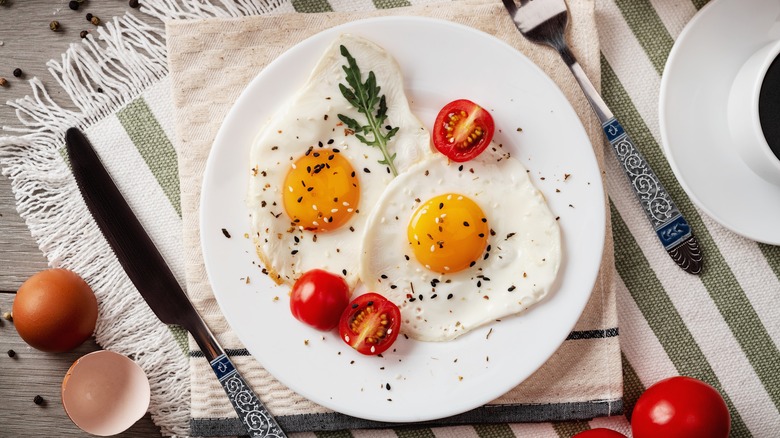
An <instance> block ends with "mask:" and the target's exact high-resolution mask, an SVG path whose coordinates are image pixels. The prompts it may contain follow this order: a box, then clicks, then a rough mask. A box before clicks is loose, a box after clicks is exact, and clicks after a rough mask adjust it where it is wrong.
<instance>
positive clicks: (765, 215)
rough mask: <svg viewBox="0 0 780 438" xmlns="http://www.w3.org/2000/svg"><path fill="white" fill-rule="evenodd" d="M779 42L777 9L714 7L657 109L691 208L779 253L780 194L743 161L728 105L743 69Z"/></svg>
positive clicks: (750, 0) (772, 0) (740, 0)
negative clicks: (761, 50)
mask: <svg viewBox="0 0 780 438" xmlns="http://www.w3.org/2000/svg"><path fill="white" fill-rule="evenodd" d="M777 39H780V2H779V1H777V0H713V1H712V2H710V3H709V4H708V5H707V6H705V7H704V8H702V10H701V11H700V12H699V13H698V14H697V15H696V16H695V17H694V18H693V19H692V20H691V21H690V22H689V23H688V25H687V26H686V27H685V29H684V30H683V32H682V33H681V34H680V36H679V37H678V38H677V42H676V43H675V45H674V47H673V48H672V51H671V53H670V54H669V59H668V61H667V63H666V68H665V69H664V75H663V78H662V80H661V95H660V107H659V117H660V125H661V139H662V143H663V147H664V151H665V153H666V157H667V159H668V160H669V163H670V164H671V167H672V170H673V171H674V173H675V175H676V176H677V179H678V180H679V181H680V184H681V185H682V187H683V189H685V191H686V192H687V193H688V196H689V197H690V198H691V200H693V202H694V203H696V205H698V206H699V208H701V209H702V210H703V211H704V212H706V213H707V214H708V215H709V216H711V217H712V218H713V219H715V220H716V221H718V222H719V223H721V224H722V225H723V226H725V227H726V228H728V229H730V230H732V231H734V232H736V233H738V234H741V235H743V236H745V237H747V238H749V239H753V240H757V241H759V242H764V243H769V244H772V245H780V227H778V226H777V218H778V217H780V187H778V186H776V185H773V184H771V183H769V182H767V181H765V180H764V179H762V178H760V177H759V176H757V175H756V174H755V173H753V171H752V170H750V168H748V167H747V165H746V164H745V163H744V162H743V161H742V159H741V158H740V157H739V155H738V154H737V151H736V150H735V149H734V147H733V146H732V140H731V134H730V132H729V128H728V121H727V119H726V115H727V108H726V104H727V102H728V95H729V90H730V87H731V83H732V81H733V80H734V77H735V76H736V75H737V72H738V71H739V69H740V67H741V66H742V64H744V62H745V61H747V59H748V58H749V57H750V55H752V54H753V52H755V51H756V50H758V49H759V48H760V47H761V46H763V45H765V44H767V43H769V42H770V41H772V40H777Z"/></svg>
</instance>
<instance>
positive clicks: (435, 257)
mask: <svg viewBox="0 0 780 438" xmlns="http://www.w3.org/2000/svg"><path fill="white" fill-rule="evenodd" d="M489 230H490V228H489V227H488V223H487V218H486V217H485V213H484V212H483V211H482V209H481V208H480V207H479V205H477V203H476V202H474V201H472V200H471V199H469V198H468V197H466V196H463V195H458V194H455V193H448V194H444V195H439V196H436V197H433V198H431V199H430V200H428V201H426V202H424V203H423V204H422V205H420V207H419V208H417V210H416V211H415V212H414V214H413V215H412V219H411V220H410V221H409V227H408V228H407V237H408V239H409V245H410V246H411V248H412V251H413V252H414V255H415V257H416V258H417V260H418V261H419V262H420V263H421V264H423V265H424V266H425V267H426V268H428V269H430V270H432V271H436V272H439V273H442V274H447V273H452V272H458V271H461V270H463V269H466V268H468V267H470V266H473V265H474V263H476V261H477V260H479V258H480V257H481V256H482V253H483V252H484V251H485V247H486V246H487V240H488V233H489Z"/></svg>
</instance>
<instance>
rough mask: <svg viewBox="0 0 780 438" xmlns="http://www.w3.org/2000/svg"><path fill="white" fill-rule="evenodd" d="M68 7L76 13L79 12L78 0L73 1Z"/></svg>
mask: <svg viewBox="0 0 780 438" xmlns="http://www.w3.org/2000/svg"><path fill="white" fill-rule="evenodd" d="M68 7H69V8H71V9H73V10H74V11H78V10H79V2H77V1H76V0H71V1H70V2H69V3H68Z"/></svg>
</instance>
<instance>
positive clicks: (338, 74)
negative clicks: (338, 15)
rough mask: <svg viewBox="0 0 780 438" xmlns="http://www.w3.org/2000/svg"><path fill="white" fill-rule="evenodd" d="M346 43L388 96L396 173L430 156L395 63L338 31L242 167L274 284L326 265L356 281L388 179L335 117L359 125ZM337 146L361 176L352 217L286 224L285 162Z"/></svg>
mask: <svg viewBox="0 0 780 438" xmlns="http://www.w3.org/2000/svg"><path fill="white" fill-rule="evenodd" d="M341 45H344V46H345V47H347V49H348V50H349V52H350V53H351V55H352V56H353V57H354V58H355V59H356V61H357V64H358V66H359V67H360V69H361V72H362V75H363V81H365V80H366V77H367V76H368V73H369V72H370V71H373V72H374V73H375V75H376V79H377V84H378V85H379V86H380V87H381V92H380V94H384V95H385V96H386V100H387V107H388V110H387V121H386V122H385V124H386V125H391V126H393V127H398V128H399V130H398V133H397V134H396V135H395V136H394V137H393V138H392V139H391V140H390V142H389V144H388V148H389V150H390V153H391V154H392V153H396V158H395V165H396V167H397V168H398V170H399V172H402V171H404V170H405V169H407V168H408V167H409V166H410V165H412V164H413V163H415V162H417V161H419V160H421V159H422V158H423V157H424V156H425V155H427V154H429V153H430V136H429V134H428V132H427V130H426V129H425V127H424V126H423V125H422V123H421V122H420V121H419V120H418V119H417V118H416V117H415V116H414V115H413V114H412V112H411V110H410V108H409V103H408V102H407V99H406V95H405V94H404V88H403V78H402V75H401V71H400V68H399V67H398V65H397V63H396V62H395V60H394V59H393V58H392V57H391V55H389V54H388V53H387V52H386V51H385V50H383V49H382V48H381V47H379V46H377V45H376V44H374V43H372V42H370V41H368V40H366V39H363V38H360V37H357V36H353V35H341V36H339V37H338V38H337V39H336V40H335V41H334V42H333V44H332V45H331V46H330V47H328V49H327V50H326V51H325V53H324V54H323V56H322V58H321V59H320V60H319V61H318V63H317V65H316V67H315V68H314V70H313V71H312V73H311V76H310V77H309V79H308V80H307V82H306V83H305V84H304V85H303V86H302V87H301V89H300V90H299V92H298V93H297V94H295V95H294V96H293V97H292V98H291V99H290V101H289V102H288V103H287V105H286V106H284V107H283V108H281V109H280V110H279V111H278V112H277V113H276V114H274V115H273V116H272V118H271V119H270V120H269V121H268V122H267V123H266V124H265V126H264V127H263V128H262V130H261V132H260V133H259V134H258V136H257V138H256V140H255V142H254V144H253V145H252V148H251V152H250V157H249V166H248V170H249V172H250V178H249V180H250V181H249V189H248V194H247V199H246V204H247V207H248V209H249V212H250V218H251V231H252V238H253V240H254V242H255V247H256V250H257V254H258V256H259V257H260V259H261V260H262V262H263V263H264V264H265V268H266V272H267V273H268V275H269V276H270V277H271V278H272V279H273V280H274V281H276V282H277V283H279V284H282V283H288V284H292V283H293V282H294V281H295V280H296V279H297V278H298V277H299V276H300V275H301V274H303V273H304V272H306V271H308V270H310V269H313V268H320V269H325V270H328V271H330V272H333V273H338V274H341V275H343V276H344V277H345V278H346V280H347V283H348V284H349V286H350V287H351V288H353V287H355V285H356V283H357V282H358V272H357V271H358V262H357V260H358V258H359V255H360V243H361V241H362V236H363V231H364V228H365V225H366V220H367V219H368V214H369V212H370V211H371V210H372V208H373V207H374V205H375V204H376V202H377V201H378V199H379V197H380V196H381V194H382V192H383V191H384V189H385V187H387V185H388V184H389V183H390V181H392V179H393V176H392V174H390V173H389V169H388V168H387V166H385V165H382V164H379V161H381V160H382V159H383V156H382V153H381V151H380V150H379V149H378V148H376V147H371V146H367V145H365V144H363V143H361V142H360V141H359V140H358V139H357V138H356V137H355V135H353V134H350V133H349V132H347V131H345V126H343V125H342V124H341V122H340V120H339V118H338V115H339V114H344V115H346V116H348V117H351V118H353V119H355V120H358V121H359V122H363V121H365V116H364V115H362V114H360V113H358V111H357V109H356V108H354V107H352V106H351V105H350V104H349V103H348V102H347V100H346V99H345V98H344V97H343V96H342V94H341V92H340V91H339V84H340V83H344V84H346V80H345V73H344V71H343V69H342V66H344V65H346V64H347V61H346V59H345V58H344V57H343V56H342V55H341V54H340V50H339V48H340V46H341ZM312 146H313V147H314V149H315V151H316V150H317V149H318V148H321V147H326V148H337V149H339V150H340V152H341V154H342V156H344V157H346V158H347V159H348V160H349V161H350V163H351V165H352V167H353V168H354V170H355V171H356V172H357V174H358V177H359V185H360V201H359V205H358V206H357V208H356V209H355V212H356V214H354V215H353V217H352V218H351V219H350V221H349V222H348V223H347V224H346V225H345V226H342V227H340V228H338V229H336V230H332V231H328V232H316V233H315V232H311V231H304V230H301V229H299V228H296V227H291V220H290V218H289V216H288V215H287V213H286V212H285V210H284V207H283V201H282V190H283V189H284V187H283V186H284V178H285V176H286V174H287V172H288V170H289V169H290V167H291V164H292V163H293V162H294V161H295V160H297V159H298V158H299V157H301V156H302V155H303V154H304V153H305V152H306V151H307V150H308V149H309V148H310V147H312Z"/></svg>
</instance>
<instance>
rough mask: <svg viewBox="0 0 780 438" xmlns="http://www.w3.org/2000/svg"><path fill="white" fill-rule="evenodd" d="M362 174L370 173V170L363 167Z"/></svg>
mask: <svg viewBox="0 0 780 438" xmlns="http://www.w3.org/2000/svg"><path fill="white" fill-rule="evenodd" d="M363 172H366V173H371V171H370V170H368V167H364V168H363Z"/></svg>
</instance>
